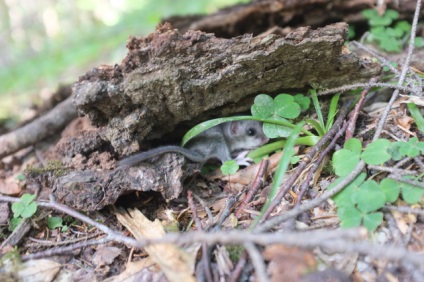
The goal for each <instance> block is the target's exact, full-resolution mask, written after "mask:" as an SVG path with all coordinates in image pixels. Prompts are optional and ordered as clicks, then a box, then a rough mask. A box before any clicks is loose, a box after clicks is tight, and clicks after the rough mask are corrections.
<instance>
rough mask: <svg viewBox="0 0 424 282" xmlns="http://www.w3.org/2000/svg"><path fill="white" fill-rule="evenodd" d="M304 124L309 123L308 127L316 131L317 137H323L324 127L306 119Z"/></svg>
mask: <svg viewBox="0 0 424 282" xmlns="http://www.w3.org/2000/svg"><path fill="white" fill-rule="evenodd" d="M306 122H307V123H309V124H310V125H312V126H313V127H314V128H315V130H316V131H317V133H318V135H319V136H324V135H325V129H324V127H322V126H321V124H320V123H319V122H317V121H316V120H313V119H307V120H306Z"/></svg>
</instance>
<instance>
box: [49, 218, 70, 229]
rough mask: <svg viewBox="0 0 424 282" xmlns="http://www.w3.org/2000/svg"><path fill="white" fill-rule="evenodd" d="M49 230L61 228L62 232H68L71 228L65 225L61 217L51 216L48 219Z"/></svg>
mask: <svg viewBox="0 0 424 282" xmlns="http://www.w3.org/2000/svg"><path fill="white" fill-rule="evenodd" d="M46 222H47V226H48V227H49V229H56V228H61V230H62V232H65V231H68V229H69V227H68V226H66V225H63V219H62V217H60V216H51V217H47V218H46Z"/></svg>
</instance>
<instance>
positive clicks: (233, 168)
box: [221, 160, 240, 175]
mask: <svg viewBox="0 0 424 282" xmlns="http://www.w3.org/2000/svg"><path fill="white" fill-rule="evenodd" d="M239 168H240V167H239V165H238V164H237V163H236V161H235V160H231V161H226V162H225V163H224V164H223V165H222V166H221V171H222V173H223V174H225V175H233V174H235V173H236V172H237V171H238V170H239Z"/></svg>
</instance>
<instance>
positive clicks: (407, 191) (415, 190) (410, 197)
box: [398, 182, 424, 204]
mask: <svg viewBox="0 0 424 282" xmlns="http://www.w3.org/2000/svg"><path fill="white" fill-rule="evenodd" d="M398 183H399V186H400V187H401V191H402V198H403V200H404V201H405V202H407V203H408V204H416V203H418V202H420V201H421V200H422V197H423V195H424V189H422V188H420V187H416V186H413V185H410V184H407V183H403V182H398Z"/></svg>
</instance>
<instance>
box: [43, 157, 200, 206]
mask: <svg viewBox="0 0 424 282" xmlns="http://www.w3.org/2000/svg"><path fill="white" fill-rule="evenodd" d="M199 168H200V167H199V166H198V165H195V164H189V163H187V161H186V160H185V159H184V157H183V156H181V155H177V154H165V155H163V156H162V157H160V158H159V159H158V160H157V162H151V163H150V164H147V163H144V164H143V165H142V166H137V167H131V168H123V169H116V170H103V171H90V170H86V171H73V172H71V173H68V174H66V175H63V176H61V177H58V178H56V179H54V181H53V185H52V187H53V188H52V191H51V192H52V193H53V194H54V196H55V198H56V200H57V201H58V202H60V203H63V204H65V205H68V206H70V207H72V208H74V209H77V210H81V211H94V210H100V209H102V208H104V207H105V206H107V205H111V204H114V203H115V202H116V200H117V199H118V197H119V196H121V195H122V194H126V193H129V192H133V191H140V192H147V191H154V192H159V193H161V194H162V196H163V198H164V199H165V200H166V201H170V200H174V199H177V198H178V197H179V196H180V194H181V193H182V191H183V182H184V180H185V179H186V178H187V177H188V176H190V175H193V174H194V173H195V171H197V172H199V170H198V169H199Z"/></svg>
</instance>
